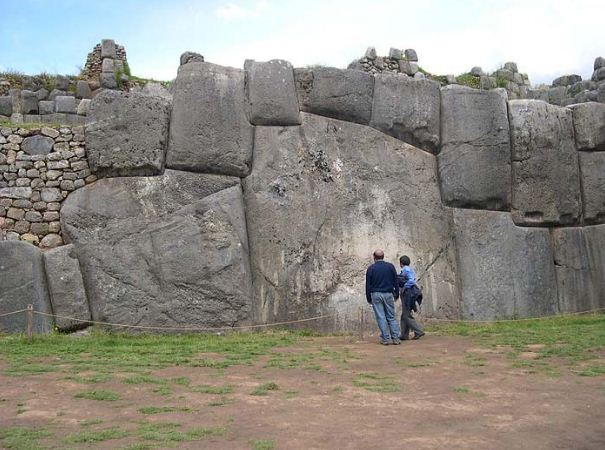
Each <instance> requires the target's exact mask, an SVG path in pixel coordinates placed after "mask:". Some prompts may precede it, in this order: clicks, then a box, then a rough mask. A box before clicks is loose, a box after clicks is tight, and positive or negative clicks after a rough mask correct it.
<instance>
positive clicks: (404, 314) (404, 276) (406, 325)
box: [399, 255, 424, 341]
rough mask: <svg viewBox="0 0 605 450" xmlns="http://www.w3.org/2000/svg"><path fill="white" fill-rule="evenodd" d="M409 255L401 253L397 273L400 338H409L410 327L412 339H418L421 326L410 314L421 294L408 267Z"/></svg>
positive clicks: (421, 332) (421, 331)
mask: <svg viewBox="0 0 605 450" xmlns="http://www.w3.org/2000/svg"><path fill="white" fill-rule="evenodd" d="M410 263H411V261H410V258H409V256H406V255H403V256H402V257H401V258H399V265H400V266H401V272H400V273H399V286H400V287H401V289H403V294H402V295H401V336H400V339H401V340H404V341H406V340H408V339H409V338H410V336H409V334H410V329H412V330H413V331H414V337H413V338H412V339H414V340H416V339H420V338H421V337H422V336H424V330H423V329H422V326H421V325H420V324H419V323H418V322H416V320H415V319H414V317H413V316H412V311H416V301H417V299H418V297H419V296H422V292H421V291H420V288H419V287H418V286H417V285H416V273H415V272H414V269H412V268H411V267H410Z"/></svg>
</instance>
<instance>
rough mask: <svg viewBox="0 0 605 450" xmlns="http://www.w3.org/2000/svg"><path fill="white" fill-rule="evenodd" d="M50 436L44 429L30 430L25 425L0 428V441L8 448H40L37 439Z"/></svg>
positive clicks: (19, 449)
mask: <svg viewBox="0 0 605 450" xmlns="http://www.w3.org/2000/svg"><path fill="white" fill-rule="evenodd" d="M48 436H50V433H49V432H48V431H46V430H44V429H42V430H32V429H31V428H25V427H11V428H0V443H1V444H2V448H5V449H8V450H37V449H40V448H42V447H41V446H40V444H39V443H38V441H39V440H40V439H44V438H45V437H48Z"/></svg>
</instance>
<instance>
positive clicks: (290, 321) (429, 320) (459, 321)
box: [0, 308, 605, 331]
mask: <svg viewBox="0 0 605 450" xmlns="http://www.w3.org/2000/svg"><path fill="white" fill-rule="evenodd" d="M27 311H28V310H27V309H19V310H17V311H12V312H9V313H4V314H0V317H7V316H11V315H14V314H20V313H23V312H27ZM601 311H605V308H596V309H591V310H586V311H579V312H573V313H566V314H564V315H562V314H554V315H550V316H541V317H526V318H521V319H500V320H462V319H440V318H431V317H427V318H425V320H426V321H427V322H446V323H468V324H495V323H506V322H527V321H536V320H546V319H552V318H554V317H566V316H579V315H583V314H593V313H597V312H601ZM32 312H33V314H37V315H39V316H46V317H54V318H56V319H64V320H72V321H75V322H81V323H88V324H91V325H106V326H112V327H120V328H133V329H140V330H159V331H161V330H165V331H226V330H247V329H256V328H267V327H276V326H281V325H291V324H296V323H304V322H311V321H314V320H320V319H325V318H329V317H336V316H337V314H326V315H321V316H315V317H308V318H306V319H297V320H289V321H283V322H273V323H265V324H256V325H241V326H233V327H229V326H226V327H162V326H152V325H128V324H122V323H111V322H103V321H98V320H86V319H78V318H76V317H69V316H63V315H60V314H50V313H45V312H42V311H35V310H34V311H32Z"/></svg>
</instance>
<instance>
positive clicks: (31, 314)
mask: <svg viewBox="0 0 605 450" xmlns="http://www.w3.org/2000/svg"><path fill="white" fill-rule="evenodd" d="M33 324H34V305H31V304H29V305H27V339H29V342H31V341H32V339H33V333H32V329H33Z"/></svg>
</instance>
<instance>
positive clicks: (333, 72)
mask: <svg viewBox="0 0 605 450" xmlns="http://www.w3.org/2000/svg"><path fill="white" fill-rule="evenodd" d="M294 79H295V80H296V92H297V94H298V103H299V105H300V110H301V111H306V112H310V113H313V114H318V115H320V116H326V117H333V118H335V119H341V120H346V121H349V122H356V123H361V124H364V125H367V124H368V123H370V118H371V116H372V98H373V94H374V77H373V76H372V75H371V74H369V73H366V72H361V71H359V70H348V69H347V70H343V69H336V68H334V67H312V68H305V69H295V70H294Z"/></svg>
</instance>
